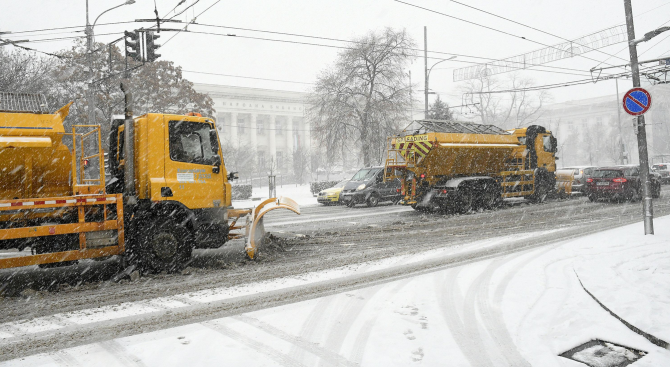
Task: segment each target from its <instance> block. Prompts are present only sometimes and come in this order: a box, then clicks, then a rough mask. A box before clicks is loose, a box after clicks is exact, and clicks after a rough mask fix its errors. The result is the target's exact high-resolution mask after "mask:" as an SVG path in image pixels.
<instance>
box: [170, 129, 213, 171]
mask: <svg viewBox="0 0 670 367" xmlns="http://www.w3.org/2000/svg"><path fill="white" fill-rule="evenodd" d="M169 129H170V158H171V159H172V160H173V161H177V162H187V163H196V164H210V163H209V162H211V161H212V157H214V156H216V155H217V151H218V149H216V148H217V147H215V146H213V144H214V142H213V141H212V140H211V139H210V132H209V131H210V125H209V124H206V123H202V122H194V121H170V123H169Z"/></svg>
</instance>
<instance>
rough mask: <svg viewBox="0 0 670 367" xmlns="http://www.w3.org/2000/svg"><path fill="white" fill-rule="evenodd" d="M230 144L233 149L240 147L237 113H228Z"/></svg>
mask: <svg viewBox="0 0 670 367" xmlns="http://www.w3.org/2000/svg"><path fill="white" fill-rule="evenodd" d="M228 140H230V143H231V144H233V146H235V147H238V148H239V147H240V136H239V133H238V131H237V112H231V113H230V137H229V139H228Z"/></svg>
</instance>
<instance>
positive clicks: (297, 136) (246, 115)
mask: <svg viewBox="0 0 670 367" xmlns="http://www.w3.org/2000/svg"><path fill="white" fill-rule="evenodd" d="M194 88H195V90H196V91H198V92H200V93H206V94H208V95H209V96H210V97H211V98H212V100H214V109H215V110H216V116H214V117H215V118H216V122H217V128H218V130H219V137H220V139H221V143H222V144H223V145H227V144H232V145H233V146H234V147H235V148H239V149H249V152H255V153H256V157H257V163H258V166H259V167H269V164H270V162H274V163H275V167H276V169H278V170H279V171H284V170H288V169H289V168H290V166H291V161H292V157H293V152H294V151H295V150H296V149H299V148H305V149H311V148H312V147H311V142H310V141H311V135H310V128H309V125H308V124H307V123H306V120H305V117H304V116H305V96H306V94H305V93H302V92H292V91H282V90H270V89H259V88H245V87H233V86H225V85H214V84H197V83H196V84H194Z"/></svg>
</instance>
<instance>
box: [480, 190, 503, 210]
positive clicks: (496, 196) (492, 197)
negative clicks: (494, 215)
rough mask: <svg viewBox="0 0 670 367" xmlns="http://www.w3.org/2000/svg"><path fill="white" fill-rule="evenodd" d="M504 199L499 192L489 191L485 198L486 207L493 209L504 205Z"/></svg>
mask: <svg viewBox="0 0 670 367" xmlns="http://www.w3.org/2000/svg"><path fill="white" fill-rule="evenodd" d="M502 203H503V199H502V197H501V196H500V193H498V192H488V193H486V197H485V198H484V209H487V210H493V209H497V208H500V207H501V206H502Z"/></svg>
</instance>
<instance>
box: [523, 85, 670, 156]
mask: <svg viewBox="0 0 670 367" xmlns="http://www.w3.org/2000/svg"><path fill="white" fill-rule="evenodd" d="M649 90H650V92H651V94H652V101H653V102H652V109H651V110H650V111H649V112H648V113H646V114H645V120H646V124H647V139H648V150H649V157H650V161H651V162H660V161H662V160H665V161H667V160H669V159H670V86H669V85H657V86H653V87H649ZM625 92H626V90H623V89H622V90H620V94H619V96H618V97H617V95H609V96H603V97H596V98H588V99H582V100H575V101H567V102H562V103H556V104H553V105H548V106H545V107H544V108H543V109H542V112H541V115H540V118H539V119H538V120H537V121H536V122H534V124H536V125H541V126H544V127H546V128H548V129H549V130H551V131H552V132H553V133H554V135H555V136H556V137H557V139H558V146H559V153H558V156H559V157H560V160H559V162H558V165H559V167H567V166H573V165H610V164H619V163H621V161H622V158H623V160H624V162H625V163H629V164H636V163H638V162H639V160H638V145H637V136H636V135H635V129H634V118H633V117H632V116H630V115H628V114H627V113H626V112H625V111H624V110H623V108H622V107H621V101H622V99H623V94H624V93H625ZM622 140H623V146H622V145H621V141H622ZM664 156H665V158H664Z"/></svg>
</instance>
